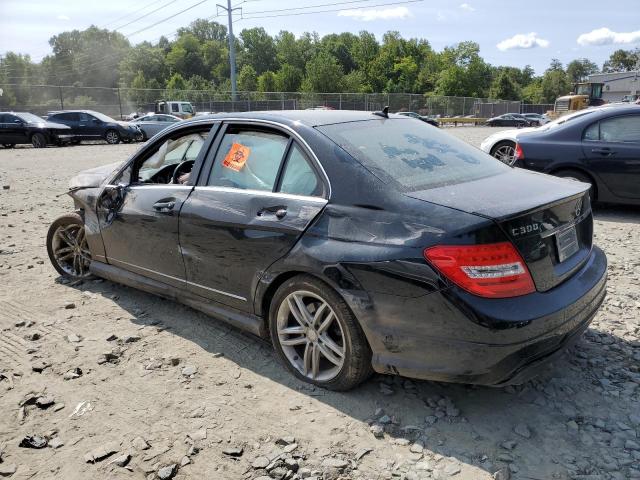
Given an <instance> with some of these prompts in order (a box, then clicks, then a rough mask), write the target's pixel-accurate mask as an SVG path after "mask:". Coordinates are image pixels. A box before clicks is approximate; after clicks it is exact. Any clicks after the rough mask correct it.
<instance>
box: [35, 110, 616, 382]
mask: <svg viewBox="0 0 640 480" xmlns="http://www.w3.org/2000/svg"><path fill="white" fill-rule="evenodd" d="M588 188H589V186H588V185H587V184H584V183H579V182H575V181H571V180H565V179H560V178H556V177H551V176H547V175H542V174H539V173H532V172H528V171H526V170H522V169H517V168H512V167H510V166H507V165H505V164H504V163H502V162H500V161H498V160H496V159H495V158H493V157H491V156H489V155H487V154H484V153H482V152H481V151H479V150H478V149H476V148H473V147H471V146H469V145H467V144H465V143H464V142H461V141H459V140H457V139H455V138H454V137H452V136H450V135H449V134H447V133H445V132H443V131H441V130H439V129H436V128H433V127H431V126H429V125H427V124H425V123H423V122H416V121H415V120H412V119H410V118H406V117H403V116H399V115H387V114H386V113H385V112H376V113H369V112H345V111H291V112H264V113H258V112H249V113H242V114H224V115H214V116H209V117H202V118H197V119H193V120H189V121H185V122H180V123H177V124H176V125H175V126H172V127H169V128H168V129H166V130H165V131H163V132H161V133H160V134H158V135H157V136H156V137H154V139H153V140H152V141H150V142H148V143H147V144H145V145H144V146H143V147H142V148H141V149H140V150H139V151H138V152H136V153H135V154H134V155H133V156H132V157H131V158H130V159H129V160H127V161H125V162H124V163H122V164H120V165H109V166H106V167H103V168H98V169H94V170H90V171H86V172H83V173H82V174H80V175H79V176H78V177H76V178H75V179H74V180H73V181H72V182H71V186H70V191H69V193H70V195H71V196H72V197H73V199H74V201H75V208H76V211H75V212H74V213H69V214H67V215H64V216H62V217H60V218H58V219H57V220H55V221H54V222H53V223H52V225H51V227H50V229H49V232H48V236H47V248H48V253H49V256H50V258H51V261H52V263H53V265H54V267H55V268H56V270H57V271H58V272H59V273H60V274H62V275H66V276H70V277H72V278H75V279H82V278H85V277H87V276H89V275H91V274H93V275H96V276H99V277H102V278H105V279H109V280H112V281H115V282H119V283H122V284H125V285H129V286H131V287H135V288H138V289H141V290H145V291H147V292H152V293H154V294H158V295H161V296H164V297H167V298H170V299H174V300H176V301H179V302H182V303H184V304H186V305H189V306H191V307H193V308H196V309H198V310H201V311H203V312H206V313H207V314H209V315H211V316H212V317H216V318H218V319H221V320H224V321H226V322H229V323H230V324H232V325H235V326H237V327H239V328H242V329H245V330H248V331H249V332H252V333H254V334H256V335H259V336H263V337H267V338H270V339H271V341H272V343H273V345H274V348H275V351H276V353H277V356H278V357H279V358H280V359H281V360H282V362H283V364H284V365H285V366H286V367H287V368H288V369H289V370H290V371H291V372H292V373H293V374H294V375H295V376H296V377H298V378H299V379H302V380H304V381H307V382H310V383H314V384H316V385H319V386H321V387H325V388H330V389H336V390H345V389H349V388H352V387H354V386H356V385H358V384H359V383H360V382H362V381H363V380H365V379H366V378H367V377H368V376H369V375H370V374H371V372H372V371H376V372H381V373H387V374H399V375H406V376H410V377H416V378H423V379H432V380H440V381H451V382H464V383H475V384H485V385H504V384H513V383H521V382H522V381H524V380H525V379H526V378H528V377H529V376H530V375H532V374H534V373H535V372H536V371H537V370H538V369H537V367H538V366H539V365H540V364H542V363H544V362H546V361H547V360H549V359H550V358H553V357H554V356H555V354H556V353H558V352H561V351H562V350H563V349H564V348H565V347H566V346H567V345H569V344H571V343H572V342H574V341H575V340H576V339H577V338H579V337H580V335H581V333H582V332H583V331H584V330H585V329H586V328H587V326H588V325H589V323H590V321H591V319H592V318H593V316H594V315H595V314H596V312H597V310H598V308H599V306H600V304H601V303H602V301H603V299H604V296H605V283H606V268H607V261H606V257H605V255H604V253H603V252H602V251H601V250H600V249H599V248H598V247H596V246H594V245H593V244H592V230H593V220H592V214H591V206H590V202H589V195H588V193H587V192H588Z"/></svg>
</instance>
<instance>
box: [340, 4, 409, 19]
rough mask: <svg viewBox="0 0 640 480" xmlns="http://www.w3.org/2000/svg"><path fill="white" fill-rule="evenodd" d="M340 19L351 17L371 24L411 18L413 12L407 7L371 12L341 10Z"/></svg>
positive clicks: (372, 10) (371, 10)
mask: <svg viewBox="0 0 640 480" xmlns="http://www.w3.org/2000/svg"><path fill="white" fill-rule="evenodd" d="M338 16H339V17H351V18H355V19H356V20H362V21H363V22H371V21H374V20H389V19H391V18H409V17H411V12H410V11H409V9H408V8H407V7H396V8H384V9H375V8H374V9H370V10H359V9H358V10H356V9H351V10H340V11H339V12H338Z"/></svg>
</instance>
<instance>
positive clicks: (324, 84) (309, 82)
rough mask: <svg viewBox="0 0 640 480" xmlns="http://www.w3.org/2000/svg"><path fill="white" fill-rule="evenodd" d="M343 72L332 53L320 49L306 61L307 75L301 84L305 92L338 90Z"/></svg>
mask: <svg viewBox="0 0 640 480" xmlns="http://www.w3.org/2000/svg"><path fill="white" fill-rule="evenodd" d="M343 75H344V73H343V71H342V67H341V66H340V64H339V63H338V60H337V59H336V57H334V56H333V55H331V54H329V53H327V52H323V51H320V52H319V53H318V54H316V56H315V57H313V58H312V59H311V60H309V62H307V75H306V77H305V79H304V82H303V84H302V89H303V90H304V91H306V92H318V93H326V92H339V91H340V82H341V81H342V77H343Z"/></svg>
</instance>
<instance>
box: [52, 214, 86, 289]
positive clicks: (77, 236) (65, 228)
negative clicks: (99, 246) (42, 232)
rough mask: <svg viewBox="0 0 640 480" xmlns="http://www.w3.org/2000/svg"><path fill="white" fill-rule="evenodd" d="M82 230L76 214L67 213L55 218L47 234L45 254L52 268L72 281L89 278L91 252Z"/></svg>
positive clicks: (81, 224)
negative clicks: (47, 255)
mask: <svg viewBox="0 0 640 480" xmlns="http://www.w3.org/2000/svg"><path fill="white" fill-rule="evenodd" d="M84 228H85V227H84V221H83V219H82V217H81V216H80V215H79V214H78V213H68V214H66V215H62V216H61V217H58V218H56V219H55V220H54V222H53V223H52V224H51V226H50V227H49V230H48V232H47V253H48V254H49V260H50V261H51V264H52V265H53V268H55V269H56V271H57V272H58V273H59V274H60V275H62V276H64V277H67V278H69V279H72V280H84V279H87V278H91V273H90V272H89V265H90V263H91V252H90V251H89V246H88V244H87V238H86V234H85V229H84Z"/></svg>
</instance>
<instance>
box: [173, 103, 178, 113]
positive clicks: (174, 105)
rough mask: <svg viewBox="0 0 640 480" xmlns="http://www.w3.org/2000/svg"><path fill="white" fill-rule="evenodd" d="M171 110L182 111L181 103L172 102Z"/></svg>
mask: <svg viewBox="0 0 640 480" xmlns="http://www.w3.org/2000/svg"><path fill="white" fill-rule="evenodd" d="M171 111H172V112H179V111H180V105H178V104H177V103H172V104H171Z"/></svg>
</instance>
